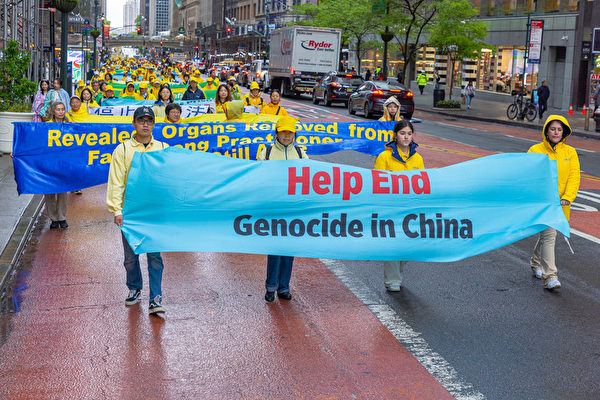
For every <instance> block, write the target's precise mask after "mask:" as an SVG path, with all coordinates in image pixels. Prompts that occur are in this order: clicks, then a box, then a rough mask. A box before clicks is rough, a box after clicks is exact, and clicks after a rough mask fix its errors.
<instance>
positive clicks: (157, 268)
mask: <svg viewBox="0 0 600 400" xmlns="http://www.w3.org/2000/svg"><path fill="white" fill-rule="evenodd" d="M133 127H134V128H135V132H134V134H133V136H132V138H131V139H129V140H127V141H125V142H123V143H121V144H119V145H118V146H117V147H116V148H115V150H114V151H113V154H112V159H111V162H110V170H109V173H108V187H107V190H106V204H107V205H108V210H109V211H110V212H112V213H113V215H114V221H115V224H116V225H117V226H118V227H119V228H120V227H122V226H123V213H122V210H123V201H124V200H125V186H126V185H127V177H128V176H129V170H130V169H131V162H132V161H133V155H134V154H135V153H136V152H137V153H146V152H149V151H158V150H162V149H166V148H167V147H169V145H168V144H166V143H163V142H159V141H158V140H156V139H154V138H153V137H152V130H153V129H154V112H153V111H152V109H151V108H150V107H139V108H138V109H137V110H135V113H134V114H133ZM121 237H122V239H123V250H124V252H125V262H124V265H125V271H126V273H127V287H128V288H129V294H128V295H127V298H126V299H125V305H127V306H132V305H134V304H136V303H137V302H139V301H140V296H141V291H142V270H141V269H140V260H139V255H137V254H135V253H134V252H133V250H132V249H131V246H130V245H129V243H127V240H126V239H125V236H124V235H123V233H122V232H121ZM147 257H148V280H149V286H150V306H149V308H148V312H149V313H150V314H159V313H164V312H165V309H164V308H163V306H162V289H161V282H162V272H163V268H164V265H163V260H162V257H161V255H160V253H148V254H147Z"/></svg>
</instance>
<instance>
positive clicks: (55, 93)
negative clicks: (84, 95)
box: [40, 78, 71, 119]
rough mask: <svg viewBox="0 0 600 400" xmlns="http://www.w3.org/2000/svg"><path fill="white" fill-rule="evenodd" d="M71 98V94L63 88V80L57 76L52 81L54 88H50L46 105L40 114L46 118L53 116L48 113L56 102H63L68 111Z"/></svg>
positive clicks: (45, 101)
mask: <svg viewBox="0 0 600 400" xmlns="http://www.w3.org/2000/svg"><path fill="white" fill-rule="evenodd" d="M69 100H71V96H69V94H68V93H67V91H66V90H65V89H63V88H62V81H61V80H60V79H58V78H56V79H55V80H54V81H53V82H52V89H50V90H49V91H48V93H47V94H46V99H45V100H44V105H43V106H42V109H41V110H40V116H41V117H42V118H46V119H50V118H52V114H50V115H48V112H49V111H50V110H51V109H52V106H53V104H54V103H56V102H62V103H63V105H64V106H65V108H66V111H67V112H68V111H69V109H70V107H69Z"/></svg>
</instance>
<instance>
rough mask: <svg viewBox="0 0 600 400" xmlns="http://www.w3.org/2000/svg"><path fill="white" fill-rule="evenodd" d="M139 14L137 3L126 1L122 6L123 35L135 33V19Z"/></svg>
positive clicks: (133, 0)
mask: <svg viewBox="0 0 600 400" xmlns="http://www.w3.org/2000/svg"><path fill="white" fill-rule="evenodd" d="M138 14H139V3H138V1H137V0H127V1H126V2H125V4H124V5H123V33H132V32H135V31H136V26H135V19H136V18H137V16H138Z"/></svg>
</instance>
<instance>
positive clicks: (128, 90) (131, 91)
mask: <svg viewBox="0 0 600 400" xmlns="http://www.w3.org/2000/svg"><path fill="white" fill-rule="evenodd" d="M136 95H137V93H136V92H135V84H134V83H133V82H128V83H127V86H126V87H125V90H123V91H122V92H121V94H120V95H119V97H120V98H121V99H126V98H130V99H135V96H136Z"/></svg>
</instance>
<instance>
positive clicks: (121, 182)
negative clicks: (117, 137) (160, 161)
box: [106, 134, 169, 216]
mask: <svg viewBox="0 0 600 400" xmlns="http://www.w3.org/2000/svg"><path fill="white" fill-rule="evenodd" d="M167 147H169V145H168V144H166V143H163V142H160V141H158V140H156V139H154V137H152V139H151V140H150V143H148V145H147V146H144V145H143V144H142V143H140V142H138V141H137V140H135V134H134V135H133V137H132V138H131V139H129V140H126V141H125V142H123V143H121V144H120V145H118V146H117V147H115V150H114V151H113V153H112V159H111V161H110V168H109V171H108V186H107V188H106V204H107V205H108V211H110V212H111V213H113V214H114V215H115V216H117V215H121V214H122V210H123V201H124V200H125V186H127V178H128V176H129V170H130V169H131V163H132V161H133V155H134V154H135V153H148V152H150V151H158V150H163V149H166V148H167Z"/></svg>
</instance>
